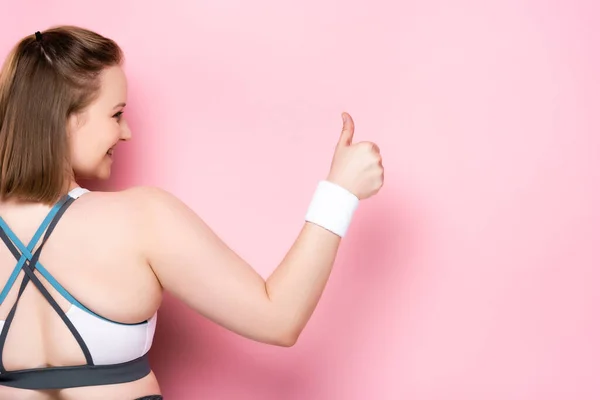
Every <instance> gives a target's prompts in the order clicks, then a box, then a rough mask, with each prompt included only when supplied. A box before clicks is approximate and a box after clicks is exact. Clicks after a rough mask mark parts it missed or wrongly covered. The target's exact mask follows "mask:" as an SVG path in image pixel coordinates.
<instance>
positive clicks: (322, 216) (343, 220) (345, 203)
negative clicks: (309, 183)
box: [304, 181, 360, 237]
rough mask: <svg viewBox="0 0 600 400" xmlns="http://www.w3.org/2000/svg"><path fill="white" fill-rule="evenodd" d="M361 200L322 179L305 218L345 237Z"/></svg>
mask: <svg viewBox="0 0 600 400" xmlns="http://www.w3.org/2000/svg"><path fill="white" fill-rule="evenodd" d="M359 201H360V200H359V199H358V197H356V196H355V195H354V194H353V193H351V192H350V191H348V190H346V189H344V188H343V187H341V186H339V185H337V184H335V183H332V182H329V181H320V182H319V184H318V185H317V189H316V190H315V193H314V195H313V198H312V201H311V202H310V205H309V207H308V211H307V212H306V216H305V217H304V219H305V220H306V221H307V222H311V223H313V224H316V225H319V226H320V227H322V228H325V229H327V230H328V231H331V232H333V233H335V234H336V235H338V236H340V237H344V236H345V235H346V231H347V230H348V227H349V226H350V222H351V221H352V216H353V215H354V211H355V210H356V208H357V207H358V203H359Z"/></svg>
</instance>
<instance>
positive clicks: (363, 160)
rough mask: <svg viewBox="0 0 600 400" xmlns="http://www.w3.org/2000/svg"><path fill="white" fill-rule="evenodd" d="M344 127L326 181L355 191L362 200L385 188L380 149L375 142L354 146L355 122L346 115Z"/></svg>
mask: <svg viewBox="0 0 600 400" xmlns="http://www.w3.org/2000/svg"><path fill="white" fill-rule="evenodd" d="M342 119H343V121H344V126H343V128H342V134H341V135H340V140H339V142H338V144H337V146H336V148H335V152H334V154H333V160H332V162H331V168H330V170H329V175H328V177H327V180H328V181H330V182H332V183H335V184H337V185H340V186H341V187H343V188H345V189H347V190H348V191H350V192H352V193H353V194H354V195H355V196H356V197H358V198H359V199H360V200H362V199H366V198H369V197H371V196H373V195H374V194H376V193H377V192H379V189H381V187H382V186H383V164H382V160H381V154H380V152H379V147H377V145H376V144H375V143H372V142H359V143H352V138H353V136H354V122H353V121H352V117H350V115H349V114H347V113H343V114H342Z"/></svg>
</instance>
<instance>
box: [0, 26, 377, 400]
mask: <svg viewBox="0 0 600 400" xmlns="http://www.w3.org/2000/svg"><path fill="white" fill-rule="evenodd" d="M121 64H122V53H121V50H120V49H119V47H118V46H117V44H116V43H115V42H114V41H112V40H110V39H108V38H105V37H102V36H101V35H98V34H97V33H94V32H91V31H89V30H86V29H82V28H78V27H72V26H62V27H56V28H53V29H49V30H47V31H45V32H43V33H40V32H36V33H35V34H34V35H30V36H27V37H25V38H24V39H22V40H21V42H20V43H19V44H18V45H17V46H16V47H15V48H14V49H13V51H12V52H11V53H10V55H9V56H8V58H7V60H6V61H5V63H4V66H3V69H2V72H1V75H0V173H1V176H0V197H1V202H0V217H1V218H0V238H1V239H2V241H3V243H0V245H1V246H3V247H6V248H7V249H8V251H0V287H2V292H0V330H1V333H0V399H13V400H19V399H36V400H37V399H40V400H41V399H96V398H97V399H154V398H156V399H159V398H161V397H160V388H159V385H158V383H157V381H156V378H155V376H154V374H153V373H152V371H151V369H150V367H149V365H148V358H147V353H148V350H149V349H150V346H151V344H152V338H153V335H154V329H155V324H156V312H157V309H158V307H159V305H160V303H161V297H162V292H163V290H167V291H169V292H171V293H172V294H173V295H174V296H176V297H178V298H179V299H181V300H182V301H183V302H184V303H185V304H187V305H188V306H190V307H192V308H193V309H194V310H196V311H197V312H198V313H199V314H202V315H204V316H206V317H207V318H209V319H211V320H212V321H214V322H215V323H217V324H220V325H222V326H223V327H225V328H227V329H229V330H231V331H233V332H236V333H237V334H239V335H242V336H244V337H247V338H249V339H252V340H256V341H259V342H263V343H268V344H272V345H278V346H292V345H293V344H294V343H295V342H296V340H297V339H298V336H299V335H300V332H301V331H302V329H303V328H304V326H305V325H306V323H307V321H308V319H309V318H310V315H311V313H312V312H313V310H314V308H315V307H316V304H317V302H318V299H319V297H320V295H321V293H322V291H323V289H324V286H325V283H326V281H327V279H328V277H329V274H330V271H331V267H332V264H333V262H334V259H335V256H336V252H337V249H338V245H339V243H340V240H341V238H342V237H343V236H344V234H345V232H346V230H347V228H348V225H349V224H350V221H351V218H352V214H353V212H354V210H355V209H356V207H357V205H358V202H359V200H360V199H365V198H367V197H370V196H372V195H374V194H375V193H377V192H378V191H379V189H380V188H381V186H382V184H383V167H382V164H381V156H380V154H379V149H378V148H377V146H376V145H375V144H373V143H367V142H364V143H357V144H352V135H353V131H354V127H353V122H352V120H351V118H350V116H349V115H347V114H345V113H344V114H343V120H344V123H343V130H342V134H341V137H340V140H339V143H338V145H337V147H336V149H335V153H334V156H333V161H332V164H331V168H330V171H329V174H328V175H327V178H326V180H323V181H321V182H319V183H318V184H317V188H316V191H315V193H314V196H313V198H312V201H311V203H310V204H309V205H308V211H307V213H306V215H305V221H306V223H305V225H304V227H303V228H302V230H301V232H300V233H299V236H298V238H297V240H296V241H295V243H294V244H293V246H292V247H291V248H290V250H289V252H288V253H287V255H286V256H285V258H284V260H283V261H282V262H281V264H280V265H279V266H278V267H277V268H276V269H275V271H274V272H273V274H272V275H271V276H270V277H269V278H268V279H267V280H266V281H265V280H263V279H262V278H261V277H260V276H259V275H258V274H257V273H256V272H255V271H254V270H253V269H252V268H251V266H250V265H248V264H247V263H246V262H245V261H244V260H243V259H241V258H240V257H239V256H238V255H237V254H236V253H234V252H233V251H232V250H231V249H229V248H228V247H227V245H226V244H225V243H223V242H222V241H221V240H220V239H219V237H217V236H216V235H215V234H214V233H213V231H212V230H211V229H210V228H209V227H208V226H207V225H206V224H205V223H204V222H203V221H202V219H201V218H200V217H199V216H197V215H196V214H195V213H194V212H193V211H192V210H190V209H189V208H188V207H186V206H185V205H184V204H183V203H182V202H181V201H179V200H178V199H177V198H175V197H173V196H172V195H171V194H169V193H166V192H165V191H163V190H160V189H157V188H152V187H134V188H131V189H128V190H124V191H121V192H90V191H88V190H86V189H84V188H81V187H80V186H79V185H78V184H77V181H76V180H77V179H78V178H87V179H90V178H91V179H106V178H108V177H109V175H110V171H111V164H112V157H113V152H114V151H115V149H116V148H117V147H118V144H119V143H120V142H121V141H125V140H129V139H130V138H131V133H130V131H129V128H128V126H127V122H126V120H125V118H124V116H123V111H124V109H125V104H126V102H127V88H126V79H125V75H124V73H123V70H122V68H121ZM257 229H259V228H258V227H257Z"/></svg>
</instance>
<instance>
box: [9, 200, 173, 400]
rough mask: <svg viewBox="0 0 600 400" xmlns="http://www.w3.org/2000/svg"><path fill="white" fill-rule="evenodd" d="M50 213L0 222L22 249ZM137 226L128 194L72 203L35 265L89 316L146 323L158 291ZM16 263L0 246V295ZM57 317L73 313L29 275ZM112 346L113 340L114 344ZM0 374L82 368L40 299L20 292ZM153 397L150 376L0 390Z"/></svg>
mask: <svg viewBox="0 0 600 400" xmlns="http://www.w3.org/2000/svg"><path fill="white" fill-rule="evenodd" d="M49 210H50V207H48V206H42V205H39V204H34V205H23V204H8V203H7V204H0V216H1V217H2V218H3V219H4V221H5V222H6V224H7V225H8V226H9V227H10V228H11V230H12V231H13V232H14V234H15V235H16V236H17V237H18V238H19V239H20V240H21V241H22V242H23V243H25V244H27V243H29V241H30V240H31V238H32V236H33V235H34V232H35V231H36V230H37V228H38V226H39V225H40V223H41V222H42V220H43V219H44V218H45V216H46V215H47V213H48V211H49ZM143 218H144V215H143V213H142V212H141V211H140V207H138V206H136V203H135V196H132V195H131V191H123V192H114V193H106V192H89V193H87V194H84V195H83V196H81V197H80V198H79V199H78V200H76V201H75V202H74V203H73V204H72V205H71V206H70V207H69V208H68V209H67V211H66V212H65V214H64V215H63V217H62V218H61V220H60V221H59V222H58V224H57V225H56V228H55V229H54V231H53V232H52V234H51V236H50V237H49V239H48V241H47V242H46V244H45V245H44V248H43V251H42V252H41V256H40V263H41V264H42V265H43V266H44V267H45V269H47V270H48V271H49V272H50V274H51V275H52V276H53V277H54V278H55V279H56V280H57V281H58V282H59V283H60V284H61V285H62V286H63V287H64V288H65V289H66V290H67V291H68V292H69V293H70V294H71V295H73V297H74V298H76V299H77V300H78V301H79V302H81V303H82V304H84V305H85V306H86V307H88V308H89V309H90V310H92V311H93V312H95V313H97V314H99V315H101V316H103V317H106V318H108V319H111V320H114V321H118V322H122V323H137V322H140V321H145V320H148V319H149V318H151V317H152V316H153V315H154V314H155V312H156V311H157V309H158V307H159V305H160V302H161V298H162V288H161V285H160V283H159V281H158V279H157V278H156V276H155V275H154V273H153V271H152V269H151V268H150V266H149V264H148V262H147V260H146V259H145V257H144V255H143V251H142V249H143V247H144V245H143V243H141V241H142V240H144V239H143V238H144V236H143V232H141V231H140V227H142V226H143V224H142V223H141V222H143V221H141V220H142V219H143ZM16 263H17V260H16V259H15V257H14V256H13V254H12V253H11V252H10V251H9V250H8V248H7V247H6V246H5V245H4V243H1V242H0V287H3V286H4V285H5V283H6V282H7V280H8V279H9V276H10V274H11V273H12V272H13V269H14V267H15V265H16ZM36 276H38V277H39V278H40V280H41V281H42V283H43V284H44V286H45V287H46V288H47V289H48V291H49V293H50V294H51V296H52V297H53V298H54V299H55V300H56V301H57V303H58V304H59V305H60V307H61V309H62V310H63V311H65V312H67V311H68V310H69V308H70V307H73V305H71V304H70V303H69V301H67V300H66V299H65V298H64V297H62V296H61V295H60V294H59V293H58V291H57V290H56V289H54V288H53V287H52V286H51V285H50V284H49V283H48V281H46V280H45V279H44V277H43V276H41V275H40V273H39V272H37V271H36ZM22 277H23V272H21V273H20V275H19V278H18V279H17V281H16V282H15V284H14V285H13V287H12V289H11V290H10V292H9V293H8V295H7V297H6V299H5V300H4V301H3V303H2V304H1V305H0V320H2V321H4V320H6V318H7V316H8V314H9V312H10V309H11V307H12V306H13V304H14V303H15V300H16V298H17V293H18V290H19V286H20V284H21V280H22ZM115 340H118V338H115ZM2 356H3V357H2V361H3V364H4V367H5V368H6V370H8V371H11V370H19V369H29V368H43V367H50V366H72V365H83V364H85V362H86V360H85V357H84V355H83V353H82V350H81V348H80V346H79V345H78V343H77V341H76V340H75V338H74V336H73V335H72V334H71V332H70V331H69V329H68V328H67V326H66V325H65V323H64V322H63V321H62V320H61V319H60V317H59V315H58V314H57V312H55V311H54V310H53V309H52V307H51V306H50V304H49V303H48V301H47V300H46V299H45V298H44V297H43V296H42V294H41V293H40V291H39V290H38V289H37V288H36V287H35V286H34V285H32V284H31V282H30V284H28V285H27V287H26V289H25V291H24V292H23V295H22V298H21V299H20V301H19V304H18V307H17V310H16V312H15V315H14V319H13V322H12V325H11V326H10V330H9V331H8V334H7V337H6V343H5V347H4V351H3V354H2ZM158 393H160V391H159V388H158V384H157V383H156V379H155V378H154V375H153V374H150V375H147V376H146V377H145V378H142V379H140V380H137V381H134V382H131V383H124V384H118V385H104V386H95V387H80V388H74V389H63V390H57V391H45V392H34V391H30V390H21V389H13V388H9V387H2V386H0V399H14V400H21V399H23V400H24V399H32V400H33V399H35V400H37V399H40V400H42V399H81V398H85V399H94V398H98V399H112V398H115V399H134V398H137V397H141V396H145V395H151V394H158Z"/></svg>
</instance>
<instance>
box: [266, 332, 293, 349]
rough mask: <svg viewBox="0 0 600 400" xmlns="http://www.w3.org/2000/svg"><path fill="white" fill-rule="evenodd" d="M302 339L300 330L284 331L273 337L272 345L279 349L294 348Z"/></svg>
mask: <svg viewBox="0 0 600 400" xmlns="http://www.w3.org/2000/svg"><path fill="white" fill-rule="evenodd" d="M299 337H300V330H298V329H282V330H279V332H278V333H277V335H275V336H274V337H272V339H271V344H272V345H275V346H279V347H293V346H294V345H295V344H296V343H297V342H298V338H299Z"/></svg>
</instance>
